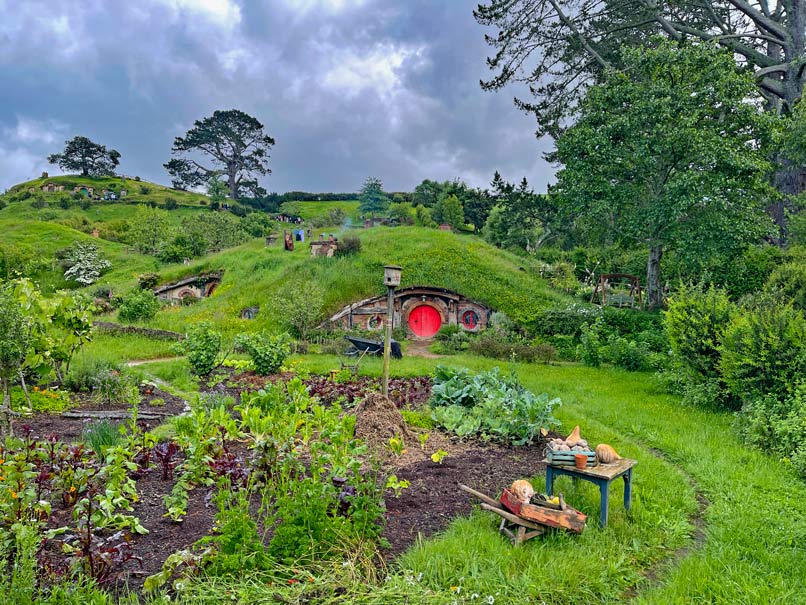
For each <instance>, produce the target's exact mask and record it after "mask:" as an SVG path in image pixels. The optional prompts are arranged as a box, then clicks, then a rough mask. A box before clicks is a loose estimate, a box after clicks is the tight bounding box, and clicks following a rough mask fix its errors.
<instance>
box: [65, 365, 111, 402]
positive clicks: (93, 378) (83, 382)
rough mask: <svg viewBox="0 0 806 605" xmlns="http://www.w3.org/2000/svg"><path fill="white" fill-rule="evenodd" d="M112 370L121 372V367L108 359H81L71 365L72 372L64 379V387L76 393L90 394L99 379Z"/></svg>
mask: <svg viewBox="0 0 806 605" xmlns="http://www.w3.org/2000/svg"><path fill="white" fill-rule="evenodd" d="M112 370H114V371H117V372H120V366H119V365H118V364H116V363H114V362H112V361H110V360H108V359H99V358H97V357H79V358H78V359H76V360H75V361H74V362H73V363H72V364H71V365H70V371H69V372H68V373H67V375H66V376H65V378H64V386H65V388H67V389H69V390H71V391H73V392H74V393H90V392H91V391H92V389H93V388H94V387H95V384H96V383H97V380H98V377H99V376H100V375H101V374H103V373H106V372H110V371H112Z"/></svg>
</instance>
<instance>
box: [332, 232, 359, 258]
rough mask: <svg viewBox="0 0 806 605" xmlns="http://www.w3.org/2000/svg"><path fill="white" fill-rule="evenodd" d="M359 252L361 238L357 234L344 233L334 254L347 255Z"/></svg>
mask: <svg viewBox="0 0 806 605" xmlns="http://www.w3.org/2000/svg"><path fill="white" fill-rule="evenodd" d="M359 252H361V238H360V237H358V236H357V235H345V236H344V237H343V238H341V239H340V240H339V247H338V248H336V256H349V255H350V254H358V253H359Z"/></svg>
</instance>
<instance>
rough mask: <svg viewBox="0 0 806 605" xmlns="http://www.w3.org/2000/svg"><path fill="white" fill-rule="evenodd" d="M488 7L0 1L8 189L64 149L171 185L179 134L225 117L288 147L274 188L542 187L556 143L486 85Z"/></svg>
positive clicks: (387, 2) (288, 0)
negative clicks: (219, 113) (107, 155)
mask: <svg viewBox="0 0 806 605" xmlns="http://www.w3.org/2000/svg"><path fill="white" fill-rule="evenodd" d="M476 2H477V0H136V1H135V2H130V1H124V0H47V1H41V2H40V1H36V0H0V9H2V14H3V18H2V19H0V84H1V85H2V87H1V88H0V90H2V94H0V190H2V189H4V188H6V187H9V186H11V185H13V184H15V183H17V182H19V181H22V180H26V179H30V178H34V177H37V176H39V173H40V172H41V171H43V170H47V171H49V172H50V173H51V174H54V173H57V172H58V169H57V168H56V167H55V166H48V164H47V163H46V160H45V158H46V156H47V155H48V154H49V153H54V152H58V151H60V150H61V149H62V147H63V142H64V140H65V139H67V138H70V137H72V136H74V135H78V134H80V135H85V136H88V137H90V138H91V139H93V140H94V141H97V142H100V143H103V144H105V145H107V147H111V148H115V149H117V150H118V151H120V152H121V154H122V158H121V166H120V172H121V173H123V174H126V175H131V176H134V175H139V176H141V177H142V178H144V179H147V180H152V181H156V182H161V183H166V184H167V183H169V180H170V179H169V178H168V175H167V173H166V172H165V169H164V168H163V167H162V164H163V163H164V162H166V161H167V160H168V159H169V158H170V147H171V143H172V141H173V138H174V137H175V136H177V135H183V134H184V133H185V132H186V131H187V129H188V128H190V127H191V126H192V125H193V121H194V120H196V119H199V118H202V117H206V116H208V115H210V114H211V113H212V112H213V111H214V110H216V109H233V108H234V109H240V110H242V111H245V112H247V113H249V114H251V115H253V116H255V117H256V118H258V119H259V120H260V121H261V122H262V123H263V124H264V125H265V128H266V132H267V133H268V134H269V135H271V136H273V137H274V138H275V139H276V145H275V146H274V148H273V150H272V152H271V156H272V158H271V167H272V170H273V173H272V175H270V176H268V177H265V178H264V179H263V181H262V183H263V185H264V187H266V189H268V190H269V191H278V192H282V191H288V190H305V191H356V190H357V189H358V188H359V187H360V185H361V183H362V181H363V180H364V179H365V178H366V177H367V176H370V175H372V176H378V177H380V178H381V179H382V180H383V182H384V185H385V188H386V189H387V190H389V191H403V190H411V189H412V188H413V187H414V186H415V185H416V184H417V183H419V182H420V181H422V180H423V179H424V178H430V179H439V180H445V179H452V178H455V177H459V178H462V179H464V180H465V181H467V182H468V183H470V184H471V185H474V186H485V185H486V184H488V183H489V181H490V179H491V177H492V174H493V172H494V171H495V170H499V171H501V173H502V174H503V176H504V177H505V178H506V179H508V180H510V181H514V180H516V179H520V178H521V177H523V176H526V177H527V178H528V179H529V181H530V182H531V183H532V184H533V185H534V187H535V189H536V190H537V191H543V190H545V184H546V182H547V181H548V180H549V179H550V177H551V174H552V172H553V171H552V169H551V167H550V166H549V165H548V164H546V162H544V161H543V160H542V152H543V151H545V150H546V148H547V147H548V146H549V143H547V142H539V141H537V140H536V139H535V137H534V128H535V124H534V118H533V117H531V116H528V115H525V114H523V113H521V112H520V111H518V110H517V109H516V108H515V107H514V105H513V103H512V97H513V96H514V95H515V93H516V92H517V91H516V90H515V89H514V88H510V89H507V90H504V91H501V92H497V93H490V92H483V91H482V90H481V89H480V87H479V79H480V78H485V77H487V76H488V73H489V72H488V70H487V68H486V65H485V57H486V56H487V54H488V47H487V46H486V44H485V42H484V39H483V35H484V29H483V28H482V27H481V26H480V25H478V24H477V23H476V22H475V20H474V19H473V14H472V9H473V7H474V6H475V4H476Z"/></svg>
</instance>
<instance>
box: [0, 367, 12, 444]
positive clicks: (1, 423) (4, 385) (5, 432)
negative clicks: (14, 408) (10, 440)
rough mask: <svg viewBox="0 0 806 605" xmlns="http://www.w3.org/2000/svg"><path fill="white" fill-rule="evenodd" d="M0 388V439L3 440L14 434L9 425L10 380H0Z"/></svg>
mask: <svg viewBox="0 0 806 605" xmlns="http://www.w3.org/2000/svg"><path fill="white" fill-rule="evenodd" d="M0 389H2V391H3V405H0V440H2V441H5V439H6V437H10V436H12V435H14V430H13V427H12V426H11V382H10V381H8V380H2V381H0Z"/></svg>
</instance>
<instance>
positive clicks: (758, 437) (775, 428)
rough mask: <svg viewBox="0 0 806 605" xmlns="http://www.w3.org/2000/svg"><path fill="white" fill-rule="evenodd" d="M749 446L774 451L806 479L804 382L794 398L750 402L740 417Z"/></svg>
mask: <svg viewBox="0 0 806 605" xmlns="http://www.w3.org/2000/svg"><path fill="white" fill-rule="evenodd" d="M738 422H739V427H740V429H741V430H742V435H743V436H744V438H745V441H747V443H749V444H751V445H754V446H756V447H758V448H760V449H762V450H766V451H769V452H772V453H773V454H775V455H777V456H778V457H779V458H781V459H782V460H783V461H784V462H785V463H788V464H791V465H792V467H793V468H794V469H795V471H796V472H797V473H798V474H799V475H801V476H806V384H804V382H803V381H802V380H801V381H799V382H798V383H797V384H796V385H795V387H794V388H793V392H792V394H791V395H789V396H787V397H785V398H783V399H781V398H780V397H776V396H775V395H768V396H761V397H759V398H757V399H753V400H750V401H748V402H747V403H746V404H745V405H744V406H743V407H742V411H741V414H740V415H739V417H738Z"/></svg>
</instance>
